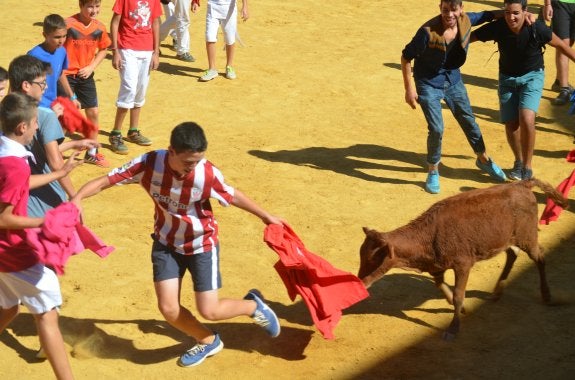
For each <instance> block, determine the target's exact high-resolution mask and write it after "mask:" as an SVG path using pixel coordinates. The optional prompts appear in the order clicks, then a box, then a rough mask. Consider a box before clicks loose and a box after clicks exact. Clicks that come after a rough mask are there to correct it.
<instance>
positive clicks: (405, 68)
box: [401, 56, 417, 109]
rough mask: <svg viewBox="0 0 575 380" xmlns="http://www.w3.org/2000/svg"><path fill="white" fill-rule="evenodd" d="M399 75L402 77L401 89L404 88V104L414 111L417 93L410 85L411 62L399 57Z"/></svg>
mask: <svg viewBox="0 0 575 380" xmlns="http://www.w3.org/2000/svg"><path fill="white" fill-rule="evenodd" d="M401 74H402V76H403V87H404V88H405V102H406V103H407V104H409V106H410V107H411V108H413V109H415V105H416V104H417V92H416V91H415V89H414V88H413V86H412V85H411V61H408V60H407V59H405V58H403V56H401Z"/></svg>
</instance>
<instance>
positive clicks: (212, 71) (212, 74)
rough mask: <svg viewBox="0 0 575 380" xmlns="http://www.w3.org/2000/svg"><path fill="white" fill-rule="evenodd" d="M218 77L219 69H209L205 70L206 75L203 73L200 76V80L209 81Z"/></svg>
mask: <svg viewBox="0 0 575 380" xmlns="http://www.w3.org/2000/svg"><path fill="white" fill-rule="evenodd" d="M217 77H218V70H216V69H209V70H206V71H204V75H202V76H201V77H200V81H202V82H207V81H210V80H212V79H214V78H217Z"/></svg>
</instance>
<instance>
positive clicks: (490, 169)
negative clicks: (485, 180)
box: [475, 158, 507, 182]
mask: <svg viewBox="0 0 575 380" xmlns="http://www.w3.org/2000/svg"><path fill="white" fill-rule="evenodd" d="M475 165H476V166H477V167H478V168H479V169H481V170H483V171H484V172H486V173H487V174H489V175H490V176H491V177H492V178H495V179H496V180H498V181H499V182H505V181H507V176H506V175H505V173H503V170H501V168H500V167H499V166H497V164H495V162H493V160H492V159H491V158H490V159H489V161H487V162H486V163H482V162H481V161H479V158H478V159H477V160H475Z"/></svg>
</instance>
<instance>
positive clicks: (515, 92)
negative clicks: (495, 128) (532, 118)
mask: <svg viewBox="0 0 575 380" xmlns="http://www.w3.org/2000/svg"><path fill="white" fill-rule="evenodd" d="M544 79H545V72H544V71H543V69H539V70H535V71H530V72H528V73H527V74H524V75H522V76H520V77H511V76H507V75H505V74H501V73H500V74H499V90H498V92H499V109H500V113H501V122H502V123H506V122H508V121H513V120H518V119H519V110H521V109H530V110H532V111H533V112H535V113H537V111H538V110H539V102H540V101H541V95H542V93H543V81H544Z"/></svg>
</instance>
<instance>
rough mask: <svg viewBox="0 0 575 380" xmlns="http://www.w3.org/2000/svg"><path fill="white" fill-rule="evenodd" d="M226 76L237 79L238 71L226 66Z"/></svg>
mask: <svg viewBox="0 0 575 380" xmlns="http://www.w3.org/2000/svg"><path fill="white" fill-rule="evenodd" d="M226 78H228V79H236V78H237V76H236V71H235V70H234V68H233V67H231V66H226Z"/></svg>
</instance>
